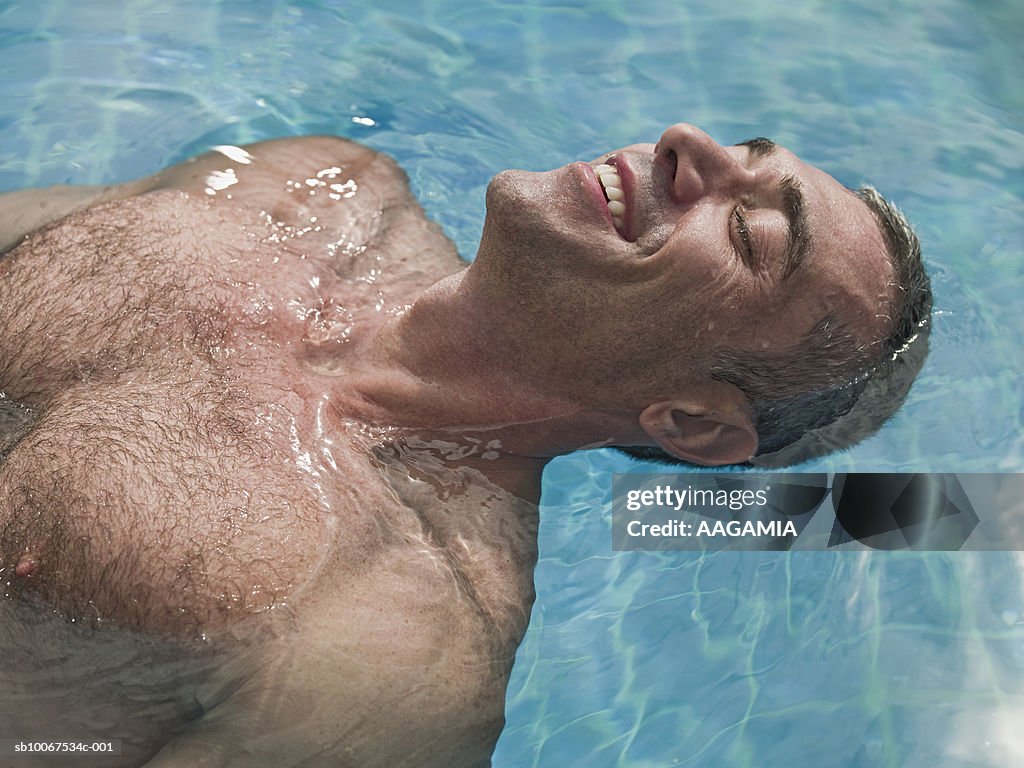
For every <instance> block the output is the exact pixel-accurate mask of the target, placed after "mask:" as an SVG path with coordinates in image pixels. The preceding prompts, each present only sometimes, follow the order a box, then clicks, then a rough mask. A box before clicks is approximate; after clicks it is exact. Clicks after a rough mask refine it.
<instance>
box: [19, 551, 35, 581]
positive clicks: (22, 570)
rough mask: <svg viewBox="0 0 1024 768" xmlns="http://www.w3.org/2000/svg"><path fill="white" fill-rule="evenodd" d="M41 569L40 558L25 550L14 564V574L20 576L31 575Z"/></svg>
mask: <svg viewBox="0 0 1024 768" xmlns="http://www.w3.org/2000/svg"><path fill="white" fill-rule="evenodd" d="M38 569H39V560H38V559H37V558H36V556H35V555H34V554H33V553H32V552H24V553H22V555H21V557H20V558H18V564H17V565H16V566H14V575H15V576H17V577H19V578H26V577H28V576H31V575H32V574H34V573H35V572H36V571H37V570H38Z"/></svg>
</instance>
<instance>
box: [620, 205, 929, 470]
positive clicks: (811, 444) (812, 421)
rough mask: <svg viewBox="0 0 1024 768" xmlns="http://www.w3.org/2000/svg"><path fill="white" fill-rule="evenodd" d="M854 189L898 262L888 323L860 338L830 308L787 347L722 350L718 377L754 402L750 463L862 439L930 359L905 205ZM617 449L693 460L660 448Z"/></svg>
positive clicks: (780, 462) (925, 309) (797, 456)
mask: <svg viewBox="0 0 1024 768" xmlns="http://www.w3.org/2000/svg"><path fill="white" fill-rule="evenodd" d="M856 194H857V196H858V197H860V199H861V200H863V201H864V202H865V203H866V204H867V206H868V208H870V209H871V211H872V213H873V214H874V216H875V218H876V220H877V222H878V225H879V228H880V229H881V231H882V234H883V236H884V238H885V242H886V247H887V250H888V253H889V258H890V261H891V263H892V266H893V272H894V283H895V292H896V298H895V299H894V301H893V305H892V307H891V311H892V315H891V317H890V324H889V333H888V335H887V336H886V337H885V338H882V339H879V340H876V341H875V342H873V343H870V344H863V343H861V342H859V341H858V340H857V338H856V337H855V335H854V334H853V333H852V332H851V330H850V329H849V327H848V326H847V325H846V324H845V323H843V322H842V321H841V320H840V319H839V318H837V317H836V316H835V315H833V314H832V313H829V314H826V315H825V317H823V318H821V319H820V320H819V321H818V322H817V323H816V324H815V325H814V327H813V328H812V329H811V330H810V331H809V332H808V333H807V334H806V335H805V336H804V337H803V338H802V339H800V341H798V342H797V343H796V344H794V345H793V346H792V347H790V348H789V349H786V350H784V351H782V352H764V353H759V352H741V351H737V350H732V349H722V350H719V351H718V354H717V359H716V360H715V361H714V363H713V365H712V369H711V375H712V377H713V378H715V379H718V380H720V381H726V382H729V383H730V384H733V385H735V386H736V387H737V388H739V389H740V390H741V391H742V392H743V393H744V394H745V395H746V397H747V400H748V401H749V402H750V404H751V408H752V409H753V422H754V426H755V428H756V429H757V433H758V441H759V442H758V451H757V455H756V456H755V457H754V458H753V459H752V460H751V463H752V464H757V465H761V466H785V465H787V464H793V463H797V462H800V461H805V460H807V459H811V458H814V457H816V456H821V455H823V454H825V453H829V452H831V451H834V450H839V449H842V448H848V447H850V446H851V445H854V444H855V443H857V442H859V441H860V440H863V439H864V438H865V437H867V436H869V435H871V434H873V433H874V432H876V431H877V430H878V429H879V428H880V427H881V426H882V424H884V423H885V422H886V420H888V418H889V417H890V416H891V415H892V414H893V413H895V411H896V410H897V409H898V408H899V406H900V405H901V404H902V402H903V400H904V398H905V397H906V395H907V392H908V391H909V390H910V385H911V383H912V382H913V380H914V377H915V376H916V375H917V372H918V371H919V370H920V369H921V366H922V365H923V363H924V358H925V356H926V355H927V348H928V330H929V327H930V323H929V320H930V316H931V306H932V293H931V284H930V281H929V279H928V275H927V273H926V272H925V270H924V266H923V264H922V262H921V245H920V242H919V241H918V238H917V235H916V234H915V233H914V230H913V229H912V228H911V227H910V224H908V223H907V219H906V217H905V216H904V215H903V213H902V212H901V211H900V210H899V209H898V208H897V207H896V206H895V205H893V204H892V203H890V202H889V201H888V200H886V199H885V198H883V197H882V196H881V195H880V194H879V193H878V192H877V191H876V190H875V189H874V188H872V187H862V188H861V189H859V190H857V191H856ZM621 450H623V451H625V452H626V453H628V454H630V455H631V456H634V457H636V458H639V459H647V460H652V461H661V462H666V463H673V464H678V463H687V462H681V461H680V460H679V459H676V458H675V457H673V456H671V455H669V454H668V453H666V452H664V451H662V450H661V449H659V448H650V447H631V448H622V449H621Z"/></svg>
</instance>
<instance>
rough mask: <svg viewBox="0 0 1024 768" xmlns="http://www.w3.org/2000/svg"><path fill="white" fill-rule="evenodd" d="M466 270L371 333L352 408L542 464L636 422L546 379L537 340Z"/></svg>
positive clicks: (602, 441) (515, 462) (511, 462)
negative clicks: (472, 286) (475, 287)
mask: <svg viewBox="0 0 1024 768" xmlns="http://www.w3.org/2000/svg"><path fill="white" fill-rule="evenodd" d="M466 274H467V272H466V271H465V270H464V271H463V272H460V273H458V274H456V275H452V276H451V277H449V278H446V279H445V280H442V281H441V282H439V283H437V284H435V285H433V286H431V287H430V288H429V289H427V290H426V291H424V292H423V293H422V294H420V295H419V296H418V297H417V298H416V301H415V302H414V303H413V304H412V306H411V307H410V308H409V309H408V310H407V311H406V312H405V313H404V314H402V315H400V316H397V317H393V318H391V319H390V320H389V321H387V322H386V323H385V324H384V325H383V326H382V327H381V328H380V329H379V331H378V332H377V333H376V334H375V335H374V336H373V338H372V339H367V340H366V341H365V342H364V343H365V345H366V348H365V349H364V350H362V351H360V354H359V359H360V364H359V367H358V370H357V373H356V375H355V376H354V377H352V378H351V379H350V386H351V389H349V392H350V394H351V395H352V396H353V399H352V401H351V402H350V403H348V404H347V407H346V410H347V411H348V415H350V416H352V417H354V418H356V419H359V420H361V421H363V422H365V423H367V424H371V425H375V426H378V427H386V428H389V430H390V431H392V433H393V434H396V435H399V434H400V435H407V436H408V435H414V436H416V437H417V439H421V440H424V439H425V440H442V441H444V440H448V441H454V442H456V443H459V442H467V443H468V444H472V445H477V444H479V445H488V444H490V445H491V446H492V448H491V449H488V450H484V451H480V454H485V453H486V454H488V455H489V457H490V458H489V459H484V461H487V462H488V464H489V466H491V467H494V468H496V467H498V466H506V467H511V466H516V467H519V468H521V469H523V470H535V471H537V472H539V470H540V469H541V468H542V467H543V465H544V464H545V463H546V462H547V461H548V460H549V459H550V458H552V457H554V456H557V455H559V454H562V453H568V452H571V451H574V450H577V449H580V448H586V447H598V446H602V445H609V444H611V442H612V440H613V438H617V437H621V435H622V433H623V432H624V431H628V430H629V428H630V423H631V422H630V418H629V415H628V414H625V413H623V414H618V415H612V414H609V413H607V412H604V411H598V410H595V409H589V408H587V407H586V406H585V405H584V404H582V403H579V402H575V401H574V400H573V399H572V398H571V397H569V396H567V395H566V392H567V391H568V390H567V389H560V388H559V387H558V386H557V384H558V383H557V382H549V381H547V380H546V379H545V371H543V370H540V369H538V368H537V364H536V362H535V360H534V359H533V357H532V356H531V354H530V350H531V345H535V344H536V343H537V340H536V339H523V338H519V337H518V336H517V332H516V329H514V328H512V327H510V325H509V324H508V323H505V322H502V320H501V318H500V316H499V313H495V312H492V311H488V310H489V309H490V308H489V307H487V306H485V305H484V303H483V302H481V301H479V300H478V299H477V298H476V296H475V295H473V293H472V291H468V290H466V289H465V286H464V285H463V282H464V279H465V276H466ZM495 454H496V455H495Z"/></svg>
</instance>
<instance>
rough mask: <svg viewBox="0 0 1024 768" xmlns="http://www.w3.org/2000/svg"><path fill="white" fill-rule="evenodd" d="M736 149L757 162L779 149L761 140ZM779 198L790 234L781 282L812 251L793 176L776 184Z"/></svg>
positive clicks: (757, 139)
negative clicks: (743, 150) (741, 150)
mask: <svg viewBox="0 0 1024 768" xmlns="http://www.w3.org/2000/svg"><path fill="white" fill-rule="evenodd" d="M736 146H737V147H746V148H747V149H749V150H750V154H751V156H752V157H756V158H761V157H768V156H769V155H771V154H772V153H774V152H775V151H776V150H777V149H778V148H779V145H778V144H776V143H775V142H774V141H772V140H771V139H768V138H765V137H764V136H758V137H757V138H755V139H747V140H746V141H741V142H740V143H739V144H737V145H736ZM779 195H780V197H781V198H782V212H783V214H784V215H785V216H786V223H787V225H788V230H789V247H788V248H787V250H786V255H785V256H784V257H783V262H782V265H783V266H782V279H783V280H785V279H786V278H788V277H789V276H790V275H792V274H793V273H794V272H796V271H797V270H798V269H799V268H800V265H801V264H803V262H804V259H805V258H806V257H807V252H808V251H809V250H810V249H811V233H810V230H809V229H808V228H807V209H806V207H805V206H804V193H803V189H802V188H801V186H800V182H798V181H797V180H796V179H795V178H794V177H793V176H784V177H783V178H782V179H781V180H780V181H779Z"/></svg>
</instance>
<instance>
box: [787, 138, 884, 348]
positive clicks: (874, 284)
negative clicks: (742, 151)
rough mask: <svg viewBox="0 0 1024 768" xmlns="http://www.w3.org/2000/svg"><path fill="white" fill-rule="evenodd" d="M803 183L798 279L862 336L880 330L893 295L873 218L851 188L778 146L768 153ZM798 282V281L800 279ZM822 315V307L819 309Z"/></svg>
mask: <svg viewBox="0 0 1024 768" xmlns="http://www.w3.org/2000/svg"><path fill="white" fill-rule="evenodd" d="M770 162H773V163H777V164H778V166H779V170H780V171H784V172H785V173H787V174H792V175H793V176H794V177H795V178H796V179H797V181H798V182H799V183H800V185H801V187H802V188H803V193H804V205H805V208H806V211H807V224H808V230H809V231H810V234H811V248H810V251H809V254H808V259H807V263H806V264H805V265H804V272H805V274H804V275H803V278H804V280H805V281H806V282H807V283H810V286H807V285H806V283H805V287H811V288H812V289H813V292H814V294H816V295H818V296H819V297H820V300H821V304H822V307H821V309H822V310H829V309H831V310H833V311H837V312H838V314H839V315H840V317H842V318H843V319H844V320H845V321H846V322H847V323H848V324H849V325H850V328H851V330H853V331H854V333H856V334H857V335H858V336H860V337H861V338H864V339H875V338H878V337H879V336H880V335H882V334H884V333H885V332H886V330H887V329H888V325H889V314H890V307H891V305H892V302H893V299H894V298H895V290H894V269H893V264H892V261H891V258H890V256H889V253H888V249H887V248H886V243H885V238H884V236H883V235H882V231H881V229H880V227H879V224H878V220H877V219H876V218H875V215H874V214H873V213H872V211H871V209H870V208H869V207H868V205H867V203H865V202H864V201H863V200H861V199H860V197H858V196H857V195H856V194H855V193H854V192H853V191H851V190H850V189H848V188H846V187H845V186H843V185H842V184H840V183H839V182H838V181H837V180H836V179H835V178H833V177H832V176H830V175H829V174H828V173H826V172H825V171H823V170H821V169H819V168H817V167H815V166H813V165H810V164H809V163H805V162H804V161H803V160H801V159H800V158H799V157H797V156H796V155H795V154H793V153H792V152H789V151H788V150H785V149H783V148H781V147H780V148H779V150H778V151H777V152H776V153H775V154H774V155H773V157H772V158H770ZM800 282H803V281H800ZM822 314H823V312H822Z"/></svg>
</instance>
